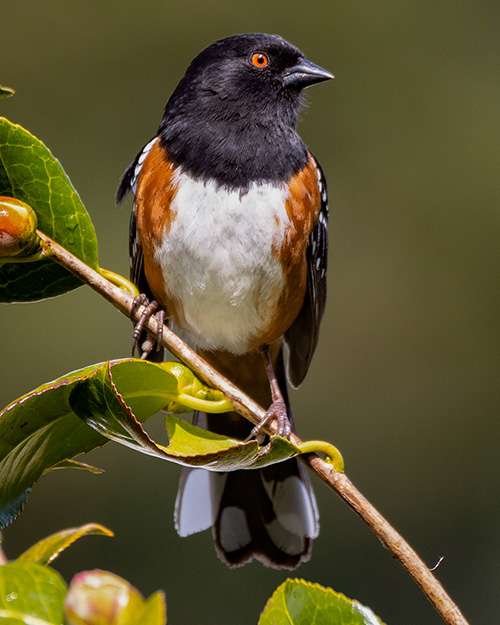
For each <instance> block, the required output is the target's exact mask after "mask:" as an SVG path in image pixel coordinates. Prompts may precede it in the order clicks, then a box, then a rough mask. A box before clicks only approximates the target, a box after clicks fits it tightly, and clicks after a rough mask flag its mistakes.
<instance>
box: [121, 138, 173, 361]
mask: <svg viewBox="0 0 500 625" xmlns="http://www.w3.org/2000/svg"><path fill="white" fill-rule="evenodd" d="M154 141H155V139H153V140H152V141H150V142H149V143H147V144H146V145H145V146H144V147H143V148H142V150H141V151H140V152H139V154H138V155H137V156H136V157H135V159H134V161H133V162H132V163H130V165H129V166H128V167H127V169H126V170H125V172H124V174H123V176H122V177H121V179H120V183H119V185H118V190H117V192H116V203H117V204H119V203H120V202H121V201H122V200H123V199H124V198H125V196H126V195H127V194H128V193H130V192H134V193H135V187H136V184H137V178H138V177H139V174H140V170H141V165H142V163H143V161H144V159H145V157H146V155H147V153H148V151H149V150H150V148H151V146H152V145H153V143H154ZM129 232H130V236H129V256H130V280H131V281H132V282H133V283H134V284H135V286H136V287H137V288H138V290H139V293H144V294H145V295H146V296H147V298H148V299H149V301H152V300H153V299H154V297H153V294H152V293H151V289H150V288H149V284H148V281H147V279H146V274H145V273H144V252H143V249H142V245H141V242H140V240H139V236H138V233H137V224H136V216H135V207H134V208H133V209H132V215H131V216H130V231H129ZM146 337H147V334H146V332H143V333H142V334H141V336H140V337H139V345H141V344H142V343H143V341H144V340H145V339H146ZM164 352H165V350H163V349H162V350H160V351H156V350H153V352H151V353H150V354H149V356H148V360H155V361H158V362H161V361H162V360H164Z"/></svg>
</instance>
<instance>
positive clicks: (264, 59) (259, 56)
mask: <svg viewBox="0 0 500 625" xmlns="http://www.w3.org/2000/svg"><path fill="white" fill-rule="evenodd" d="M250 63H251V64H252V65H253V66H254V67H258V68H259V69H261V68H262V67H266V65H269V57H268V56H267V54H264V52H254V53H253V54H252V56H251V57H250Z"/></svg>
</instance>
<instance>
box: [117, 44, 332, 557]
mask: <svg viewBox="0 0 500 625" xmlns="http://www.w3.org/2000/svg"><path fill="white" fill-rule="evenodd" d="M331 78H333V75H332V74H331V73H330V72H328V71H327V70H325V69H323V68H322V67H320V66H318V65H316V64H315V63H312V62H311V61H309V60H308V59H307V58H306V57H305V56H304V54H303V53H302V52H301V51H300V50H299V49H298V48H296V47H295V46H294V45H292V44H291V43H289V42H287V41H286V40H285V39H283V38H282V37H280V36H279V35H270V34H263V33H250V34H239V35H233V36H230V37H226V38H224V39H220V40H218V41H215V42H214V43H212V44H211V45H209V46H208V47H206V48H205V49H204V50H202V51H201V52H200V53H199V54H198V55H197V56H196V57H195V58H194V60H193V61H192V62H191V64H190V65H189V66H188V68H187V70H186V72H185V74H184V76H183V77H182V79H181V80H180V82H179V84H178V85H177V87H176V88H175V90H174V91H173V93H172V95H171V96H170V98H169V99H168V102H167V104H166V106H165V109H164V113H163V117H162V119H161V122H160V125H159V127H158V131H157V134H156V135H155V136H154V137H153V139H152V140H150V141H149V142H148V143H146V144H145V145H144V147H143V148H142V149H141V151H140V152H139V153H138V155H137V156H136V158H135V159H134V161H133V162H132V163H131V164H130V165H129V166H128V168H127V169H126V170H125V172H124V174H123V176H122V178H121V180H120V183H119V186H118V191H117V203H120V202H121V201H122V200H123V198H124V197H125V196H126V195H127V193H129V192H131V193H132V194H133V196H134V206H133V210H132V216H131V222H130V262H131V280H132V281H133V282H134V283H135V284H136V285H137V287H138V290H139V291H140V293H141V296H140V300H139V301H140V303H145V304H147V311H148V313H147V314H148V315H152V314H156V315H160V317H159V319H160V320H161V321H163V319H164V318H165V319H166V320H167V322H168V323H169V324H170V325H171V326H174V327H176V328H178V330H179V331H180V333H181V334H182V336H185V337H186V338H187V339H188V341H189V342H190V343H191V344H192V345H193V346H194V348H195V349H196V350H197V352H198V353H199V354H200V355H201V356H202V357H203V358H204V359H205V360H207V361H208V362H209V363H210V364H211V365H212V366H213V367H215V368H216V369H217V370H218V371H219V372H220V373H222V374H223V375H224V376H226V377H227V378H228V379H230V380H231V381H232V382H233V383H234V384H236V385H237V386H239V387H240V388H241V389H242V390H243V391H244V392H246V393H247V394H248V395H249V396H250V397H252V398H253V399H254V400H255V401H257V402H258V403H259V404H260V405H262V406H263V407H264V408H266V409H267V413H266V422H267V421H268V420H270V419H276V421H277V427H278V432H279V433H280V434H282V435H284V436H287V435H289V432H290V429H291V428H293V425H292V415H291V409H290V402H289V398H288V390H287V381H288V384H289V385H290V386H291V387H292V388H298V387H299V386H300V384H301V383H302V381H303V380H304V378H305V376H306V373H307V371H308V368H309V365H310V363H311V359H312V357H313V354H314V351H315V349H316V345H317V342H318V333H319V327H320V322H321V319H322V317H323V313H324V310H325V302H326V272H327V252H328V230H327V227H328V200H327V186H326V181H325V177H324V174H323V171H322V169H321V167H320V165H319V163H318V161H317V160H316V158H315V157H314V155H313V154H312V152H311V151H310V150H309V148H308V147H307V146H306V145H305V143H304V142H303V141H302V139H301V138H300V136H299V135H298V133H297V130H296V123H297V117H298V114H299V109H300V108H301V104H302V101H303V90H304V88H306V87H309V86H311V85H314V84H316V83H320V82H323V81H326V80H329V79H331ZM143 317H144V316H143ZM143 335H144V332H143V330H142V325H141V322H139V324H138V325H137V326H136V331H135V336H136V338H137V337H140V336H142V337H143ZM141 340H142V339H141ZM153 345H154V340H153V339H151V338H147V339H146V340H145V341H144V343H143V350H144V351H143V357H147V358H152V359H154V357H155V356H154V354H155V352H154V350H153V351H152V347H153ZM193 422H194V423H195V424H196V425H198V426H199V427H202V428H204V429H208V430H211V431H213V432H217V433H219V434H223V435H225V436H228V437H232V438H237V439H241V440H245V439H247V438H248V437H257V438H258V439H259V440H262V436H263V433H262V431H261V428H259V426H257V427H256V428H253V429H252V424H250V423H249V422H248V421H247V420H246V419H244V418H243V417H241V416H240V415H238V414H237V413H235V412H231V413H225V414H223V415H212V414H207V413H202V412H195V414H194V421H193ZM266 440H267V439H266ZM174 517H175V525H176V529H177V532H178V534H179V535H180V536H188V535H190V534H192V533H195V532H199V531H202V530H205V529H208V528H210V527H212V533H213V537H214V542H215V548H216V552H217V555H218V556H219V558H220V559H221V560H222V561H223V562H225V563H226V564H227V565H228V566H229V567H237V566H241V565H243V564H245V563H247V562H249V561H251V560H253V559H255V560H257V561H260V562H261V563H262V564H264V565H265V566H268V567H272V568H276V569H293V568H295V567H297V566H298V565H299V564H300V563H302V562H306V561H307V560H309V559H310V557H311V550H312V543H313V540H314V538H316V537H317V535H318V532H319V514H318V508H317V504H316V500H315V496H314V493H313V490H312V487H311V484H310V482H309V479H308V476H307V475H306V472H305V469H304V466H303V465H302V464H301V463H300V462H298V461H297V459H291V460H287V461H285V462H282V463H277V464H273V465H270V466H267V467H265V468H262V469H255V470H237V471H231V472H227V473H218V472H214V471H207V470H205V469H200V468H184V469H183V470H182V474H181V479H180V484H179V491H178V495H177V500H176V505H175V513H174Z"/></svg>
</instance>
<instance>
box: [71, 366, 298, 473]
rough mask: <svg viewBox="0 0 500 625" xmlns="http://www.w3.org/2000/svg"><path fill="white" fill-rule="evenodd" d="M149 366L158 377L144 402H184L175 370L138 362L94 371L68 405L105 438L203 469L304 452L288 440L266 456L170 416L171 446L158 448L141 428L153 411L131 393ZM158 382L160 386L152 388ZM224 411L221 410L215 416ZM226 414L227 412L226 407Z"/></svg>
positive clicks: (247, 444) (247, 465)
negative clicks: (140, 373)
mask: <svg viewBox="0 0 500 625" xmlns="http://www.w3.org/2000/svg"><path fill="white" fill-rule="evenodd" d="M169 364H172V363H169ZM174 364H175V369H176V370H180V371H183V372H188V373H190V372H189V370H188V369H186V368H185V367H184V366H183V365H181V366H180V367H181V369H179V365H178V363H174ZM145 365H146V366H148V367H149V368H150V369H151V372H149V373H153V372H154V375H150V374H149V375H148V383H149V384H148V390H147V394H146V396H145V397H144V387H140V391H139V394H140V395H142V399H143V400H144V399H147V400H148V401H152V400H153V398H154V397H157V398H159V399H160V403H161V401H162V402H163V404H165V402H166V401H168V400H169V398H175V396H176V394H178V396H179V397H182V398H184V399H183V401H185V399H186V397H187V395H186V388H182V387H181V385H180V384H179V380H178V378H177V377H176V376H175V375H174V374H173V372H172V370H170V371H167V369H166V367H165V366H163V365H155V364H154V363H148V362H145V361H142V360H137V361H128V362H123V363H122V365H121V366H117V365H111V366H110V365H109V364H106V363H105V364H104V365H102V366H101V367H100V369H97V370H95V371H93V372H92V373H91V374H90V375H88V376H87V377H86V378H85V379H83V380H82V381H81V382H80V383H79V384H77V385H75V386H74V388H73V389H72V390H71V395H70V400H69V401H70V405H71V407H72V409H73V410H74V412H75V413H76V414H77V415H78V416H79V417H80V418H81V419H83V420H85V422H86V423H87V424H88V425H90V427H92V428H94V429H95V430H96V431H98V432H99V433H100V434H102V435H103V436H106V437H107V438H110V439H111V440H114V441H116V442H118V443H121V444H122V445H125V446H127V447H130V448H132V449H135V450H136V451H140V452H142V453H145V454H148V455H151V456H156V457H158V458H161V459H163V460H170V461H172V462H176V463H178V464H182V465H185V466H202V467H204V468H206V469H209V470H211V471H235V470H237V469H249V468H255V467H260V466H265V465H266V464H270V463H274V462H278V461H282V460H285V459H288V458H291V457H293V456H296V455H297V454H298V453H300V452H299V449H298V448H297V447H295V445H293V444H292V443H290V442H289V441H287V440H285V439H282V438H280V437H272V443H273V444H272V446H271V449H270V450H269V451H268V452H267V453H265V454H263V455H262V454H261V453H260V452H261V449H260V448H259V446H258V444H257V442H256V441H249V442H243V441H238V440H235V439H230V438H227V437H225V436H221V435H219V434H214V433H213V432H208V431H206V430H203V429H201V428H199V427H196V426H194V425H190V424H189V423H186V422H185V421H183V420H182V419H179V418H176V417H174V416H172V415H168V416H167V417H166V426H167V433H168V436H169V441H170V442H169V445H168V447H165V446H163V445H158V444H157V443H155V442H154V441H152V440H151V438H150V437H149V436H148V434H147V433H146V432H145V431H144V429H143V428H142V426H141V423H140V422H143V421H145V420H146V419H147V418H148V416H150V412H151V408H150V407H145V406H143V405H142V406H141V405H140V404H139V403H138V402H137V399H138V398H139V397H138V392H137V391H134V390H133V389H131V388H130V383H131V382H132V383H133V384H134V385H136V384H137V380H136V374H135V373H134V372H136V371H137V372H139V371H140V368H144V367H145ZM190 375H192V374H190ZM153 379H155V380H156V381H157V385H154V384H152V380H153ZM125 381H126V382H127V385H126V384H124V382H125ZM200 384H201V383H200ZM216 403H217V402H216ZM170 404H171V402H170ZM176 406H178V404H177V402H176ZM144 409H145V410H146V412H144ZM157 409H158V408H157ZM204 409H205V410H209V409H210V402H205V408H204ZM219 409H220V406H219V405H217V410H216V411H219ZM225 409H226V411H227V409H228V406H227V404H225Z"/></svg>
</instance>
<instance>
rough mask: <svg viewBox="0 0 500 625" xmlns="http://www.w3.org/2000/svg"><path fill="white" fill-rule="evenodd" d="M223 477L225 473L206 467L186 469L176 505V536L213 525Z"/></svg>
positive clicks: (193, 532) (222, 486)
mask: <svg viewBox="0 0 500 625" xmlns="http://www.w3.org/2000/svg"><path fill="white" fill-rule="evenodd" d="M225 478H226V476H225V475H224V474H220V473H211V472H210V471H206V470H205V469H188V470H186V472H185V473H184V474H183V481H182V482H181V485H180V488H179V494H178V496H177V502H176V506H175V527H176V529H177V533H178V534H179V536H189V535H190V534H195V533H196V532H202V531H203V530H206V529H207V528H209V527H211V526H212V525H213V523H214V521H215V516H216V514H217V510H218V507H219V503H220V497H221V495H222V491H223V488H224V484H225Z"/></svg>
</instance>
